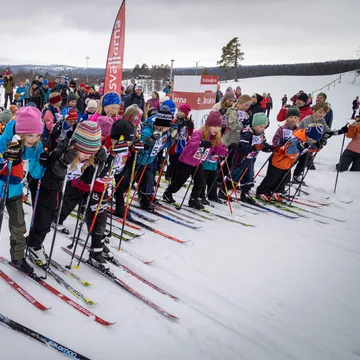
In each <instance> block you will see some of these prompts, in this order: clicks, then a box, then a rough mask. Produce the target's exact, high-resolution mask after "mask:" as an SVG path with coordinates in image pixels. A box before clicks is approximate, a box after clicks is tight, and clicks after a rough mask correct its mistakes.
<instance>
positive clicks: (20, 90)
mask: <svg viewBox="0 0 360 360" xmlns="http://www.w3.org/2000/svg"><path fill="white" fill-rule="evenodd" d="M21 93H25V94H26V89H25V87H24V86H23V87H20V86H18V88H17V89H16V94H21ZM25 94H24V95H21V96H20V100H24V98H25Z"/></svg>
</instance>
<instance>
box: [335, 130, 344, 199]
mask: <svg viewBox="0 0 360 360" xmlns="http://www.w3.org/2000/svg"><path fill="white" fill-rule="evenodd" d="M345 135H346V134H345V133H344V136H343V141H342V144H341V150H340V159H339V166H338V168H337V173H336V179H335V186H334V194H335V193H336V188H337V183H338V179H339V173H340V163H341V156H342V153H343V150H344V145H345Z"/></svg>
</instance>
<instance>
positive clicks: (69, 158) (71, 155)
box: [60, 149, 77, 166]
mask: <svg viewBox="0 0 360 360" xmlns="http://www.w3.org/2000/svg"><path fill="white" fill-rule="evenodd" d="M76 156H77V151H76V150H74V149H67V150H66V151H65V152H64V154H62V156H61V158H60V159H61V160H62V162H63V163H64V164H65V165H66V166H68V165H70V164H72V163H73V161H74V160H75V159H76Z"/></svg>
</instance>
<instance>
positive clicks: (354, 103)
mask: <svg viewBox="0 0 360 360" xmlns="http://www.w3.org/2000/svg"><path fill="white" fill-rule="evenodd" d="M5 107H6V105H5ZM358 108H359V97H358V96H357V97H356V98H355V100H354V101H353V104H352V109H353V113H352V115H351V118H352V119H355V115H356V110H357V109H358Z"/></svg>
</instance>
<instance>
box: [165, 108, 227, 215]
mask: <svg viewBox="0 0 360 360" xmlns="http://www.w3.org/2000/svg"><path fill="white" fill-rule="evenodd" d="M221 126H222V116H221V114H220V112H219V111H211V112H210V114H209V115H208V117H207V119H206V123H205V126H203V127H202V128H201V129H199V130H197V131H195V133H194V134H193V136H192V137H191V139H190V141H189V142H188V143H187V144H186V146H185V148H184V150H183V152H182V153H181V155H180V158H179V162H178V165H177V168H176V169H175V175H174V177H173V179H172V181H171V184H170V185H169V186H168V188H167V189H166V191H165V192H164V194H163V199H164V200H165V201H167V202H168V203H175V200H174V198H173V196H172V194H174V193H176V192H178V191H179V190H180V189H181V187H182V186H183V185H184V184H185V182H186V180H187V179H188V177H189V176H190V175H191V176H192V177H194V186H193V188H192V192H191V195H190V200H189V206H190V207H193V208H195V209H198V210H201V209H204V205H203V204H202V203H201V202H200V201H199V198H200V196H201V191H202V190H203V188H205V176H204V169H203V167H202V166H201V164H202V163H203V162H204V161H205V160H206V159H207V158H208V156H209V154H214V155H217V156H224V155H226V153H227V149H226V147H225V146H224V145H223V144H222V141H221Z"/></svg>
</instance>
